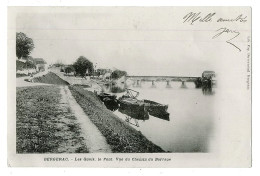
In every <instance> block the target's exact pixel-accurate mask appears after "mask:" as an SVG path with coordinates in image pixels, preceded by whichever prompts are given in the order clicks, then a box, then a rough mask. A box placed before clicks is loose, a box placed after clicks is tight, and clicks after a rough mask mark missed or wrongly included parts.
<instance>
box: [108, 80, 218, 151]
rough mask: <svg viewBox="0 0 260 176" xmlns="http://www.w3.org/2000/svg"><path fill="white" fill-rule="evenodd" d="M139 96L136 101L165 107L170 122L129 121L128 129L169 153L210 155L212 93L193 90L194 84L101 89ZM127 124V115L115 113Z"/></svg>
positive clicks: (212, 130)
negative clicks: (135, 130) (130, 90)
mask: <svg viewBox="0 0 260 176" xmlns="http://www.w3.org/2000/svg"><path fill="white" fill-rule="evenodd" d="M126 87H127V88H130V89H133V90H136V91H138V92H140V94H139V96H138V99H140V100H142V99H148V100H152V101H156V102H159V103H162V104H167V105H168V112H169V113H170V116H169V121H168V120H163V119H161V118H157V117H154V116H151V115H150V117H149V119H148V120H145V121H143V120H138V121H137V123H138V125H139V126H136V124H137V123H136V120H134V119H131V120H130V123H129V125H131V126H133V127H134V128H135V129H137V130H138V131H141V133H142V134H143V135H144V136H146V138H148V139H149V140H150V141H152V142H153V143H155V144H156V145H158V146H160V147H161V148H163V149H164V150H165V151H169V152H209V151H210V147H209V146H210V142H211V138H212V136H214V115H215V114H214V99H215V96H217V94H216V93H215V90H214V89H213V90H204V91H202V89H196V88H195V85H194V83H192V82H190V83H189V82H187V83H185V86H183V85H182V84H181V83H180V82H171V83H170V86H167V85H166V82H156V83H155V85H154V86H152V82H145V81H143V82H142V83H141V85H139V86H136V85H134V84H132V83H131V84H127V85H126V84H121V85H119V86H118V85H117V86H108V87H103V89H104V91H105V92H109V93H111V92H112V93H113V94H116V95H117V96H118V97H119V96H121V95H122V94H124V92H122V91H124V88H126ZM114 113H115V114H116V115H117V116H118V117H120V118H121V119H123V120H126V115H125V114H122V113H120V112H119V111H118V110H116V111H115V112H114Z"/></svg>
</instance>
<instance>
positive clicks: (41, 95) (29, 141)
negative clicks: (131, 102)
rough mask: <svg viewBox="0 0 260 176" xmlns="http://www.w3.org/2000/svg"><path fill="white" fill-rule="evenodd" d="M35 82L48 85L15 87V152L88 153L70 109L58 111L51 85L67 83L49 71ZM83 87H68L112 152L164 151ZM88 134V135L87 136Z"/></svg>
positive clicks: (57, 95)
mask: <svg viewBox="0 0 260 176" xmlns="http://www.w3.org/2000/svg"><path fill="white" fill-rule="evenodd" d="M37 82H38V83H41V82H44V83H46V84H49V86H33V87H22V88H17V152H18V153H62V152H64V153H81V152H83V153H86V152H89V151H88V147H89V146H88V145H89V144H88V143H86V145H85V144H84V136H85V135H83V136H82V133H80V131H82V129H83V128H82V124H80V123H79V121H78V120H77V118H76V117H75V114H73V113H72V112H71V109H70V108H68V107H65V108H64V107H62V110H61V109H60V108H61V107H60V106H64V103H62V102H60V99H61V94H60V92H59V90H60V89H59V86H57V85H51V84H61V85H63V86H65V85H67V82H66V81H64V80H63V79H61V78H60V77H59V76H57V75H56V74H55V73H51V72H50V73H48V74H47V75H44V76H42V77H39V78H37ZM38 83H31V84H38ZM83 88H84V87H83V86H75V85H74V86H69V90H70V91H71V94H72V96H73V97H74V98H75V100H76V102H77V104H78V105H79V106H80V107H81V108H82V109H83V111H84V113H85V114H86V116H87V117H88V118H89V119H90V120H91V122H90V123H93V124H94V125H95V126H96V127H97V128H98V130H99V131H100V132H101V134H102V135H103V136H104V137H105V140H106V142H107V144H108V145H109V146H110V149H111V151H112V152H114V153H156V152H164V151H163V150H162V149H161V148H160V147H159V146H157V145H155V144H153V143H152V142H151V141H149V140H148V139H147V138H146V137H144V136H143V135H142V134H141V133H140V132H138V131H137V130H136V129H134V128H132V127H131V126H129V124H127V123H126V122H125V121H123V120H121V119H120V118H118V117H117V116H116V115H114V114H113V113H112V111H110V110H108V109H107V108H106V107H105V105H104V104H103V103H102V102H101V101H100V100H99V99H98V97H97V96H96V94H94V93H92V92H90V91H87V90H84V89H83ZM66 96H68V95H66ZM76 102H75V103H76ZM75 103H74V104H75ZM67 116H68V118H67ZM28 117H29V118H28ZM64 119H65V120H64ZM68 119H69V120H68ZM88 133H90V132H88ZM91 134H92V133H91ZM91 134H88V135H90V136H91ZM72 141H74V142H72Z"/></svg>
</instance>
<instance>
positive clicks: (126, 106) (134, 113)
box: [118, 99, 149, 120]
mask: <svg viewBox="0 0 260 176" xmlns="http://www.w3.org/2000/svg"><path fill="white" fill-rule="evenodd" d="M119 104H120V106H119V109H118V110H119V112H121V113H123V114H126V115H128V116H130V117H132V118H134V119H137V120H148V119H149V114H148V111H147V106H146V105H145V104H144V103H143V102H142V101H138V100H137V101H136V102H131V101H126V100H122V99H121V100H119Z"/></svg>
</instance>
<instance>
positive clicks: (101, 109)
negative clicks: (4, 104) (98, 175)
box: [7, 6, 252, 168]
mask: <svg viewBox="0 0 260 176" xmlns="http://www.w3.org/2000/svg"><path fill="white" fill-rule="evenodd" d="M251 18H252V17H251V8H250V7H158V6H157V7H8V41H7V44H8V166H9V167H102V168H103V167H113V168H119V167H127V168H136V167H138V168H140V167H152V168H154V167H156V168H173V167H251V88H252V82H251V65H252V64H251V53H252V49H251V46H252V35H251ZM14 70H16V71H14Z"/></svg>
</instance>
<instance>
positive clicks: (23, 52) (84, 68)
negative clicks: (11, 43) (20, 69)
mask: <svg viewBox="0 0 260 176" xmlns="http://www.w3.org/2000/svg"><path fill="white" fill-rule="evenodd" d="M34 47H35V46H34V42H33V39H32V38H30V37H28V36H27V35H26V34H24V33H22V32H17V33H16V56H17V58H18V60H19V59H21V58H25V59H28V58H29V57H30V54H31V52H32V51H33V49H34ZM58 65H59V66H62V64H61V63H59V64H58V63H57V64H56V66H58ZM62 71H64V72H65V73H71V72H75V73H76V75H80V76H82V77H83V76H92V75H94V74H95V71H94V65H93V63H92V62H91V61H90V60H89V59H87V58H86V57H85V56H80V57H79V58H78V59H77V60H76V61H75V62H74V63H73V64H72V65H68V66H66V67H65V69H64V70H62ZM126 74H127V73H126V72H125V71H121V70H115V71H113V72H112V73H111V78H113V79H117V78H120V77H122V76H124V75H126ZM98 76H99V75H98Z"/></svg>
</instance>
